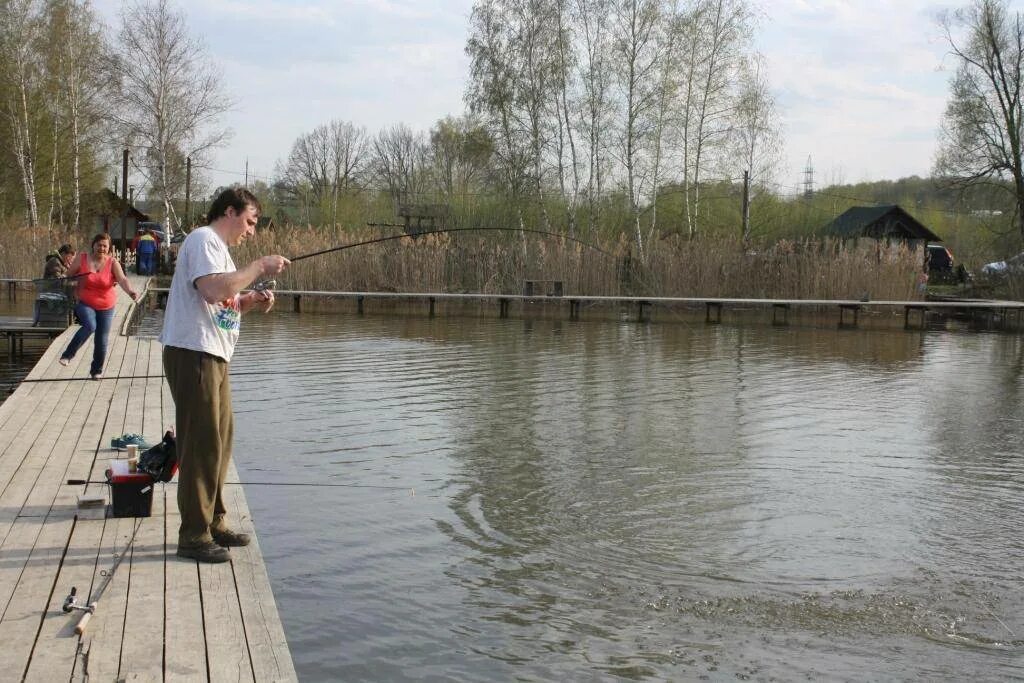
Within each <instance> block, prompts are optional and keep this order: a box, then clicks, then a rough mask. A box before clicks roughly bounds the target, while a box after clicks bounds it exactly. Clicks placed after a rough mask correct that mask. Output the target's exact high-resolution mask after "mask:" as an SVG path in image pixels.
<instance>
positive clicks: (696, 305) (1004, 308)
mask: <svg viewBox="0 0 1024 683" xmlns="http://www.w3.org/2000/svg"><path fill="white" fill-rule="evenodd" d="M558 289H559V291H561V283H559V287H558ZM152 291H154V292H156V293H157V294H158V295H162V296H166V293H167V291H168V290H167V289H166V288H154V289H153V290H152ZM274 293H275V294H276V295H277V296H278V297H281V298H284V297H287V298H291V300H292V310H293V311H294V312H296V313H298V312H301V310H302V302H303V301H304V300H305V301H309V300H317V299H321V300H322V299H350V300H353V301H355V304H356V312H357V313H360V314H362V313H364V311H365V304H366V302H367V301H372V300H378V301H385V300H387V301H399V300H401V301H408V302H413V301H416V302H421V304H425V309H426V312H427V314H428V315H429V316H430V317H434V315H435V314H436V311H437V307H438V305H439V304H440V303H443V302H463V303H465V302H475V303H479V304H488V305H495V306H496V312H497V314H498V317H500V318H507V317H509V312H510V309H511V307H512V305H517V306H520V307H522V308H525V307H528V306H533V305H538V304H543V305H547V306H557V307H561V308H563V310H564V311H565V314H566V315H567V317H568V318H569V320H579V319H580V318H581V316H582V312H583V308H584V306H598V307H607V306H618V307H624V308H628V309H631V310H632V311H634V312H635V319H636V320H638V321H639V322H645V321H648V320H650V319H651V314H652V311H653V310H656V309H660V310H662V311H676V310H679V309H686V308H690V309H697V310H701V309H702V310H703V311H704V320H705V322H707V323H711V324H715V323H721V322H722V312H723V310H727V309H732V310H734V311H735V310H753V309H757V310H765V311H768V312H770V314H771V323H772V324H773V325H786V324H788V323H789V313H790V311H798V310H803V311H809V312H818V313H821V312H827V311H832V312H834V314H836V320H837V324H838V327H840V328H856V327H857V326H858V322H859V320H860V314H861V313H862V312H864V311H875V312H886V313H889V314H896V313H902V314H903V326H904V328H905V329H908V330H909V329H924V328H925V327H926V326H927V323H928V316H929V315H930V314H931V315H938V316H945V317H950V316H958V317H961V318H965V319H969V320H972V321H974V322H975V323H977V324H978V326H979V327H983V328H985V329H1001V330H1009V331H1020V330H1021V329H1022V322H1024V302H1021V301H998V300H991V299H956V300H944V301H936V300H927V301H922V300H911V301H868V300H858V299H740V298H718V297H667V296H654V297H642V296H579V295H568V294H557V295H547V296H537V295H532V294H522V295H520V294H455V293H441V292H435V293H429V292H428V293H421V292H329V291H315V290H275V292H274Z"/></svg>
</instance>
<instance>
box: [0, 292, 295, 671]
mask: <svg viewBox="0 0 1024 683" xmlns="http://www.w3.org/2000/svg"><path fill="white" fill-rule="evenodd" d="M130 277H131V276H130ZM132 280H133V281H135V285H136V289H137V290H139V291H142V288H143V287H144V278H135V277H132ZM130 309H131V301H130V300H129V299H128V298H127V297H126V296H124V294H123V293H121V294H120V297H119V301H118V306H117V315H116V318H115V326H114V328H113V330H112V333H111V338H110V348H109V351H108V353H109V355H108V360H107V365H106V367H105V369H104V379H103V380H101V381H92V380H90V379H88V366H89V360H90V358H91V355H92V343H91V341H90V342H89V343H88V344H86V346H85V347H83V349H82V350H81V351H80V352H79V354H78V357H77V358H75V360H74V361H73V362H72V363H71V365H70V366H69V367H63V366H61V365H60V364H59V363H58V362H57V359H58V357H59V354H60V352H61V351H62V350H63V348H64V346H65V345H66V344H67V342H68V341H69V340H70V338H71V335H72V334H73V333H74V330H75V329H77V328H76V327H71V328H70V329H69V330H68V331H66V332H65V333H63V334H62V335H61V336H60V337H58V338H57V339H56V340H55V342H54V343H53V344H51V345H50V347H49V348H48V349H47V351H46V352H45V354H44V355H43V357H42V359H41V360H40V362H39V363H38V364H37V366H36V367H35V368H34V369H33V370H32V372H31V373H30V374H29V376H28V378H27V379H28V380H33V381H27V382H25V383H23V384H21V385H20V386H19V387H18V388H17V390H16V391H15V392H14V393H13V394H12V395H11V396H10V397H9V398H8V399H7V400H6V401H5V402H4V403H3V405H0V643H3V645H2V646H0V672H3V673H0V679H2V680H12V681H13V680H27V681H54V680H61V681H68V680H71V681H77V680H89V681H114V680H137V681H142V680H145V681H150V680H152V681H164V680H166V681H175V680H182V681H185V680H187V681H198V680H209V681H227V680H231V681H238V680H242V681H279V680H296V674H295V670H294V666H293V664H292V659H291V654H290V652H289V650H288V645H287V642H286V640H285V637H284V631H283V629H282V626H281V622H280V618H279V616H278V613H277V608H276V606H275V603H274V598H273V594H272V593H271V590H270V582H269V579H268V577H267V573H266V568H265V567H264V564H263V558H262V555H261V553H260V548H259V543H258V540H257V539H256V537H255V534H254V528H253V523H252V519H251V516H250V514H249V509H248V505H247V503H246V500H245V495H244V493H243V491H242V487H240V486H231V487H229V488H228V491H229V492H230V495H231V499H232V502H231V503H229V506H228V507H229V517H230V521H231V524H232V526H233V527H234V528H236V529H238V530H241V531H246V532H249V533H251V534H253V543H252V544H251V545H250V546H248V547H246V548H232V550H231V554H232V561H231V562H230V563H225V564H219V565H200V564H198V563H197V562H195V561H191V560H183V559H180V558H178V557H177V556H176V555H175V550H176V542H177V529H178V523H179V522H178V513H177V503H176V495H177V491H176V489H177V486H176V483H175V482H171V483H169V484H157V485H156V487H155V490H154V496H153V509H152V516H150V517H145V518H113V517H107V518H105V519H84V518H82V519H79V518H78V517H79V515H78V508H77V503H78V497H79V496H81V495H84V494H96V493H101V494H107V496H108V500H109V493H108V491H107V488H108V487H107V486H106V485H105V484H89V485H87V486H82V485H68V484H67V483H66V482H67V480H68V479H84V480H103V479H104V470H105V469H106V468H107V466H108V462H109V461H110V460H111V459H113V458H125V457H127V454H126V453H124V452H117V451H114V450H113V449H111V448H110V440H111V438H113V437H116V436H120V435H121V434H123V433H126V432H136V433H140V434H144V435H145V436H146V438H147V440H149V441H151V442H156V441H158V440H159V439H160V437H161V435H162V434H163V431H164V430H165V429H166V427H167V426H169V425H171V424H173V422H174V405H173V402H172V400H171V396H170V393H169V390H168V387H167V384H166V383H165V382H164V381H163V379H161V378H160V376H161V375H162V374H163V369H162V362H161V346H160V344H159V343H157V342H156V341H155V340H151V339H138V338H134V337H127V336H123V334H118V333H117V331H118V330H119V329H121V330H122V332H123V328H124V323H126V321H127V318H128V313H129V311H130ZM154 375H155V376H156V377H155V378H150V379H133V377H135V376H154ZM119 377H124V378H125V379H118V378H119ZM36 380H46V381H36ZM51 380H52V381H51ZM230 476H231V477H232V478H233V479H234V480H235V481H237V473H236V472H235V471H234V470H232V472H231V475H230ZM81 516H82V517H84V516H85V515H81ZM122 557H123V560H122V559H121V558H122ZM72 587H76V588H77V592H78V599H79V600H80V601H81V602H83V603H89V602H92V601H96V602H97V607H96V612H95V615H94V616H93V617H92V619H91V621H90V622H89V624H88V627H87V629H86V631H85V633H84V634H83V635H82V636H77V635H76V634H75V632H74V627H75V625H76V624H77V623H78V621H79V619H80V616H81V615H82V612H75V613H72V614H66V613H64V612H63V611H62V609H61V607H62V604H63V603H64V600H65V598H66V597H67V596H68V593H69V592H70V591H71V588H72Z"/></svg>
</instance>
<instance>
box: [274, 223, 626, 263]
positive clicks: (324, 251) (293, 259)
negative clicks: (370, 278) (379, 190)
mask: <svg viewBox="0 0 1024 683" xmlns="http://www.w3.org/2000/svg"><path fill="white" fill-rule="evenodd" d="M452 232H529V233H533V234H536V235H546V236H548V237H557V238H559V239H563V240H569V241H570V242H576V243H577V244H581V245H583V246H584V247H588V248H590V249H593V250H594V251H598V252H600V253H602V254H604V255H605V256H608V257H611V258H614V256H615V255H614V254H612V253H611V252H608V251H605V250H604V249H602V248H601V247H598V246H596V245H594V244H590V243H589V242H584V241H583V240H580V239H576V238H575V237H570V236H569V235H564V234H562V233H559V232H548V231H546V230H534V229H533V228H482V227H472V228H439V229H437V230H424V231H422V232H415V233H402V234H401V235H388V236H387V237H377V238H375V239H372V240H364V241H362V242H353V243H352V244H343V245H341V246H337V247H331V248H329V249H321V250H320V251H314V252H311V253H309V254H302V255H300V256H292V257H289V258H288V260H289V261H291V262H292V263H295V262H296V261H302V260H304V259H308V258H313V257H314V256H321V255H323V254H330V253H332V252H335V251H344V250H345V249H354V248H355V247H363V246H366V245H367V244H377V243H378V242H388V241H391V240H400V239H404V238H406V237H412V238H416V237H422V236H423V235H440V234H445V233H452Z"/></svg>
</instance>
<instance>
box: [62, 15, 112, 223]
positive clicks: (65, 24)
mask: <svg viewBox="0 0 1024 683" xmlns="http://www.w3.org/2000/svg"><path fill="white" fill-rule="evenodd" d="M50 13H51V16H50V27H51V28H50V31H49V35H50V36H51V38H50V40H49V41H48V42H49V44H50V45H51V46H53V47H54V48H55V49H54V55H53V56H52V57H51V59H53V60H54V62H55V67H54V74H53V80H54V82H55V84H56V93H55V97H54V103H55V104H56V105H57V107H56V111H55V116H54V129H55V134H54V148H55V153H54V161H53V164H54V176H57V177H59V176H58V173H57V171H58V160H59V158H60V156H61V155H60V154H58V153H57V151H56V150H57V148H58V142H59V141H61V140H59V138H66V139H64V140H62V141H61V142H62V143H63V144H60V145H59V146H60V147H61V148H65V149H66V150H67V154H68V155H69V156H70V167H71V169H70V171H71V217H70V226H71V227H73V228H78V227H79V225H80V224H81V215H82V177H83V164H84V159H83V156H84V155H85V154H86V150H87V149H91V148H94V147H98V146H99V145H100V144H101V141H100V140H99V138H100V137H101V135H102V134H103V133H104V132H105V130H104V129H105V128H106V125H105V117H104V116H103V113H102V111H101V105H102V101H103V98H104V96H106V95H109V94H110V88H109V78H108V71H107V67H108V65H109V64H110V54H109V50H108V46H107V41H106V38H105V36H104V35H103V30H102V27H101V25H100V23H99V20H98V19H97V17H96V15H95V13H94V12H93V11H92V9H91V7H90V6H89V5H88V4H86V3H80V2H76V1H75V0H57V1H55V2H51V4H50ZM58 121H62V122H63V123H64V125H63V126H58V125H57V122H58ZM58 194H59V193H58ZM62 222H63V221H62Z"/></svg>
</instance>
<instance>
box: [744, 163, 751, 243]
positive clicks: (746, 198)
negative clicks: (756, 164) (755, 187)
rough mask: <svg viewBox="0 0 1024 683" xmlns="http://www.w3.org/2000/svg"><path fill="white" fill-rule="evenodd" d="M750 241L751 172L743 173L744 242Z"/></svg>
mask: <svg viewBox="0 0 1024 683" xmlns="http://www.w3.org/2000/svg"><path fill="white" fill-rule="evenodd" d="M749 239H750V171H744V172H743V241H744V242H746V241H747V240H749Z"/></svg>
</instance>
